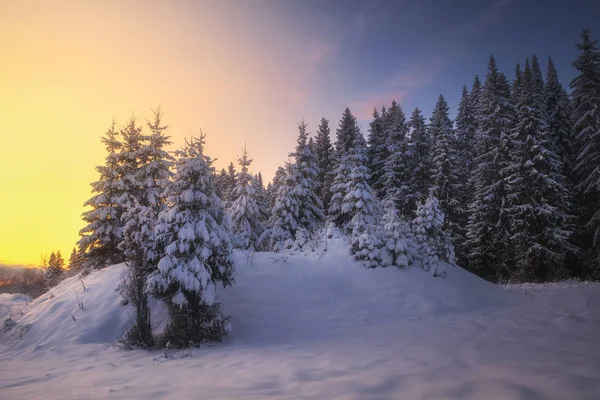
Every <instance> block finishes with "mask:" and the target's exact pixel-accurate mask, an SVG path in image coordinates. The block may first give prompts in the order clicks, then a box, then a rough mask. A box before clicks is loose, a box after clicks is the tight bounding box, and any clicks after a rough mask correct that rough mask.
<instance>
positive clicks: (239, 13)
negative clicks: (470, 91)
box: [0, 1, 342, 264]
mask: <svg viewBox="0 0 600 400" xmlns="http://www.w3.org/2000/svg"><path fill="white" fill-rule="evenodd" d="M251 3H252V2H236V3H230V2H223V3H221V2H174V3H171V2H154V1H125V2H121V1H102V2H92V1H52V2H42V1H17V2H8V1H6V2H0V42H1V47H2V52H1V54H0V117H1V120H2V150H3V151H2V157H0V168H1V169H2V171H3V173H2V175H1V177H0V187H1V188H2V189H1V193H2V196H0V210H1V211H0V213H1V216H0V263H7V264H36V263H38V262H39V258H40V254H43V253H49V252H50V251H54V250H57V249H59V250H61V251H62V253H63V254H67V255H68V254H69V252H70V251H71V249H72V248H73V247H74V245H75V243H76V241H77V240H78V231H79V229H81V228H82V227H83V223H82V221H81V220H80V215H81V213H82V212H83V211H84V208H83V203H84V202H85V200H87V199H88V198H89V197H90V196H91V192H90V186H89V184H90V182H93V181H95V180H97V178H98V174H97V172H96V170H95V166H96V165H100V164H102V163H103V162H104V157H105V150H104V147H103V145H102V144H101V143H100V137H101V136H102V135H103V134H104V132H105V131H106V130H107V128H108V127H109V125H110V122H111V120H112V118H113V117H114V118H115V119H116V121H117V124H118V125H117V126H118V127H120V126H121V125H122V124H123V123H124V122H125V121H126V120H127V119H128V118H129V117H130V116H131V115H134V116H136V117H137V119H138V120H139V121H140V122H141V123H142V124H144V120H145V119H146V118H150V116H151V111H150V109H151V108H155V107H157V106H158V105H160V106H161V108H162V109H163V110H164V111H165V117H164V121H165V123H166V124H168V125H169V126H170V129H169V130H168V132H169V134H170V135H171V139H172V141H173V145H172V146H171V148H170V149H171V150H174V149H176V148H179V147H180V146H181V145H182V144H183V139H184V138H185V137H189V136H190V135H192V134H197V133H198V132H199V131H200V129H202V130H203V132H205V133H206V134H207V135H208V136H207V152H208V154H209V155H210V156H211V157H213V158H217V159H218V160H217V162H216V166H217V167H218V168H221V167H224V166H226V165H227V164H228V163H229V162H230V161H234V162H235V161H236V159H237V156H238V155H239V154H240V151H241V148H242V147H243V145H244V143H247V146H248V150H249V152H250V156H251V157H253V158H254V159H255V162H254V163H253V165H252V170H253V171H254V172H258V171H261V172H262V173H263V175H264V176H265V178H266V179H267V180H268V179H270V178H271V177H272V174H273V172H274V170H275V169H276V168H277V166H279V165H281V164H282V163H283V161H285V160H286V159H287V153H288V152H289V150H290V149H291V148H293V143H294V140H295V135H296V124H297V122H298V121H299V120H301V119H302V118H303V117H306V118H307V119H308V118H310V120H308V122H309V123H310V124H311V128H314V127H315V126H316V123H317V122H318V119H317V117H319V118H320V117H321V115H317V114H316V113H315V112H314V111H313V110H314V106H315V104H311V105H307V104H306V103H307V102H306V96H307V90H308V89H307V87H308V85H307V84H308V82H309V81H310V79H311V77H312V75H313V74H314V71H315V70H316V69H317V68H319V66H320V65H321V64H322V63H323V62H324V61H325V60H326V58H327V57H328V55H329V53H330V52H331V47H330V46H329V45H328V44H327V43H323V42H321V41H316V40H313V39H311V38H310V37H308V36H306V34H299V32H300V30H296V29H295V28H294V27H287V28H286V30H285V32H287V33H286V34H285V35H281V34H278V35H272V34H271V30H273V29H276V28H278V25H281V24H282V23H283V22H281V21H279V18H278V17H277V15H276V12H274V11H270V12H269V13H267V12H264V13H261V14H256V13H251V12H250V11H251ZM279 31H280V32H282V31H283V30H281V29H280V30H279ZM333 106H336V105H335V104H333ZM335 109H336V112H339V111H340V110H341V109H342V108H341V105H338V106H337V107H336V108H335ZM322 110H323V109H321V111H320V112H322ZM266 144H268V146H266ZM7 193H10V195H6V194H7Z"/></svg>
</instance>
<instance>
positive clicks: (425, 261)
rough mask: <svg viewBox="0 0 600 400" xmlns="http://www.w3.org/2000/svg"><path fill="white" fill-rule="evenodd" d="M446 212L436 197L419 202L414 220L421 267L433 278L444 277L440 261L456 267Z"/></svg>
mask: <svg viewBox="0 0 600 400" xmlns="http://www.w3.org/2000/svg"><path fill="white" fill-rule="evenodd" d="M444 219H445V216H444V212H443V211H442V210H441V208H440V206H439V202H438V201H437V199H436V198H435V197H431V196H430V197H428V198H427V200H426V201H425V203H421V202H419V204H418V207H417V216H416V217H415V219H414V220H413V232H414V235H415V239H416V241H417V244H418V251H417V255H418V257H419V259H420V261H421V267H422V268H423V269H424V270H425V271H429V272H430V273H432V274H433V276H444V275H443V274H444V272H443V268H442V267H441V266H440V265H439V262H440V261H443V262H446V263H448V264H450V265H456V263H455V259H454V247H453V246H452V241H451V239H450V235H449V233H448V232H447V231H446V230H445V229H444Z"/></svg>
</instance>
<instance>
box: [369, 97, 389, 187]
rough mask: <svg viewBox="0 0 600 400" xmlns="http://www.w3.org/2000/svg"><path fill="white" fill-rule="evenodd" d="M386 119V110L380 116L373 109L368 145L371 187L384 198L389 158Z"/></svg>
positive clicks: (375, 109)
mask: <svg viewBox="0 0 600 400" xmlns="http://www.w3.org/2000/svg"><path fill="white" fill-rule="evenodd" d="M385 118H386V111H385V108H383V109H382V114H379V111H377V108H374V109H373V121H371V123H370V124H369V126H370V128H369V136H368V138H367V143H368V145H369V147H368V148H367V156H368V157H369V165H368V167H369V170H370V171H371V182H370V183H371V186H372V187H373V190H374V191H375V193H376V194H377V196H379V198H383V196H384V195H385V185H384V180H383V173H384V168H383V167H384V165H385V160H386V159H387V158H388V155H389V151H388V143H387V142H388V141H387V139H386V137H385V134H386V132H385V130H384V119H385Z"/></svg>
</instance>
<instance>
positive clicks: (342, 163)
mask: <svg viewBox="0 0 600 400" xmlns="http://www.w3.org/2000/svg"><path fill="white" fill-rule="evenodd" d="M357 143H364V138H363V137H362V134H361V133H360V129H359V128H358V124H357V122H356V118H355V117H354V115H352V113H351V112H350V109H349V108H346V110H344V113H343V115H342V119H341V120H340V125H339V128H338V130H337V140H336V145H335V153H334V155H335V163H334V165H335V168H334V170H333V181H332V183H331V200H330V202H329V209H328V216H329V219H330V220H331V221H332V222H333V223H334V224H335V225H336V226H338V227H339V228H340V229H342V230H344V231H346V232H347V228H348V223H349V222H350V219H352V216H351V215H350V214H349V213H348V212H347V211H344V210H343V209H342V203H343V201H344V198H345V196H346V194H348V190H349V189H348V185H347V179H348V176H349V175H350V173H351V171H352V157H351V154H350V151H351V150H352V149H354V147H355V146H356V145H357Z"/></svg>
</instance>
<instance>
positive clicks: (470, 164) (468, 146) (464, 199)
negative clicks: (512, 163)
mask: <svg viewBox="0 0 600 400" xmlns="http://www.w3.org/2000/svg"><path fill="white" fill-rule="evenodd" d="M476 132H477V124H476V123H475V108H474V107H473V102H472V96H471V95H470V94H469V91H468V90H467V87H466V86H463V89H462V96H461V99H460V103H459V105H458V114H457V116H456V130H455V138H456V140H455V143H456V150H457V154H456V156H457V174H456V175H457V177H458V186H457V187H456V192H455V196H456V200H457V203H458V205H459V207H456V208H455V210H456V211H457V215H456V225H457V226H458V227H459V232H457V233H458V237H457V239H455V241H454V246H455V248H456V256H457V259H458V263H459V264H460V265H462V266H465V267H466V266H467V263H468V258H467V253H468V248H467V247H466V246H465V240H466V229H467V222H468V219H469V214H468V210H467V208H468V204H469V202H470V201H471V198H472V193H473V188H472V187H471V183H472V182H471V181H470V179H469V178H470V176H471V174H472V172H473V170H474V168H475V161H474V160H475V156H476V155H475V150H474V144H475V137H476Z"/></svg>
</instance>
